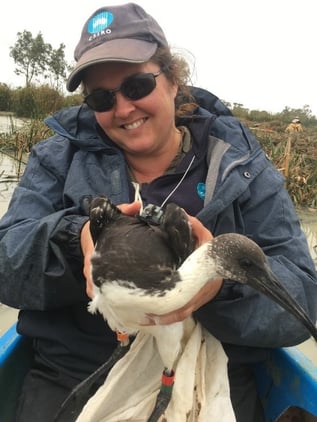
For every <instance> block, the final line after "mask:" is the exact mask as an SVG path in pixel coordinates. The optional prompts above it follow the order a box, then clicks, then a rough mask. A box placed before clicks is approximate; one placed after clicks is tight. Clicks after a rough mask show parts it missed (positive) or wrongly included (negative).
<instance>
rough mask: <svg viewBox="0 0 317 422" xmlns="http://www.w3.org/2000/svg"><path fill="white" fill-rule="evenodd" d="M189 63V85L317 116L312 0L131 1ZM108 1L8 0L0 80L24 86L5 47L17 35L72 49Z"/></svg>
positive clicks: (2, 19) (0, 39)
mask: <svg viewBox="0 0 317 422" xmlns="http://www.w3.org/2000/svg"><path fill="white" fill-rule="evenodd" d="M135 2H136V3H138V4H140V5H141V6H142V7H144V8H145V10H146V11H147V12H148V13H150V14H151V15H152V16H153V17H154V18H155V19H156V20H157V21H158V22H159V24H160V25H161V27H162V28H163V30H164V31H165V34H166V37H167V39H168V41H169V43H170V45H171V46H172V47H173V48H176V49H177V50H178V51H179V52H181V53H183V54H185V56H186V57H187V58H188V59H189V61H190V62H191V63H192V64H193V66H192V68H193V78H192V80H193V83H194V84H195V85H198V86H201V87H204V88H206V89H208V90H210V91H212V92H213V93H214V94H216V95H217V96H218V97H219V98H221V99H222V100H225V101H228V102H230V103H240V104H242V105H243V106H244V107H246V108H248V109H250V110H252V109H255V110H266V111H270V112H273V113H276V112H280V111H282V110H283V109H284V107H285V106H288V107H290V108H300V109H302V108H303V106H304V105H309V106H310V108H311V110H312V112H313V114H314V115H315V116H317V87H316V79H317V59H316V45H317V24H316V11H315V10H316V4H317V3H316V0H301V1H295V0H194V1H193V0H191V1H189V0H169V1H166V0H136V1H135ZM123 3H126V1H116V0H110V1H109V2H107V1H103V0H87V1H83V0H54V1H46V0H42V1H39V0H9V1H5V3H4V4H3V5H2V11H1V15H0V55H1V56H0V57H1V64H0V82H2V83H7V84H8V85H9V86H11V87H16V86H19V85H23V84H24V78H23V77H22V76H20V77H17V76H16V75H15V73H14V62H13V59H12V58H11V57H10V56H9V52H10V50H9V48H10V47H12V46H14V44H15V42H16V41H17V33H18V32H23V31H24V30H27V31H30V32H31V33H32V35H33V37H35V36H36V35H37V34H38V33H39V32H41V33H42V35H43V38H44V41H45V42H46V43H50V44H51V45H52V47H53V48H55V49H57V48H58V47H59V45H60V44H61V43H64V44H65V45H66V49H65V52H66V59H67V61H68V62H71V61H72V60H73V50H74V48H75V46H76V44H77V42H78V40H79V37H80V33H81V30H82V26H83V24H84V22H85V21H86V19H87V18H88V17H89V16H90V15H91V14H92V13H93V12H94V11H95V10H96V9H98V8H99V7H101V6H104V5H114V4H123Z"/></svg>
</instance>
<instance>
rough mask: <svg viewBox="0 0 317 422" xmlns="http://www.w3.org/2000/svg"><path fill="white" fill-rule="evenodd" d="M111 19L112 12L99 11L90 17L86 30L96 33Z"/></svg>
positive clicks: (109, 22) (105, 26)
mask: <svg viewBox="0 0 317 422" xmlns="http://www.w3.org/2000/svg"><path fill="white" fill-rule="evenodd" d="M112 21H113V14H112V13H110V12H101V13H98V15H96V16H94V17H92V18H91V19H90V21H89V22H88V26H87V30H88V32H89V33H90V34H97V33H98V32H101V31H103V30H105V29H106V28H107V27H108V26H109V25H110V24H111V23H112Z"/></svg>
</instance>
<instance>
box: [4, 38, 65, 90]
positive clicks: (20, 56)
mask: <svg viewBox="0 0 317 422" xmlns="http://www.w3.org/2000/svg"><path fill="white" fill-rule="evenodd" d="M17 35H18V39H17V42H16V43H15V45H14V46H13V47H10V56H11V57H12V58H13V60H14V62H15V64H16V68H15V70H14V72H15V73H16V74H17V75H24V77H25V85H26V86H27V87H28V86H30V85H31V83H34V82H38V81H39V80H42V81H43V79H44V80H45V79H47V78H53V81H54V83H53V85H54V86H55V87H58V85H59V83H60V80H61V79H63V80H64V79H65V73H66V69H67V63H66V61H65V52H64V50H65V45H64V44H60V46H59V48H57V49H56V50H55V49H53V47H52V46H51V44H49V43H45V42H44V39H43V36H42V34H41V32H39V33H38V35H37V36H36V37H35V38H33V36H32V33H31V32H29V31H26V30H24V31H23V32H18V34H17Z"/></svg>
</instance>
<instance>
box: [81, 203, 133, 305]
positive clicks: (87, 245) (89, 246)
mask: <svg viewBox="0 0 317 422" xmlns="http://www.w3.org/2000/svg"><path fill="white" fill-rule="evenodd" d="M118 208H119V209H120V210H121V212H122V213H123V214H127V215H135V214H137V213H138V212H139V210H140V208H141V204H140V202H132V203H131V204H121V205H118ZM80 245H81V250H82V253H83V256H84V269H83V273H84V276H85V278H86V293H87V295H88V297H90V298H91V299H92V298H93V297H94V284H93V282H92V278H91V262H90V261H91V257H92V254H93V252H94V249H95V246H94V243H93V241H92V237H91V234H90V221H89V220H88V221H87V222H86V223H85V224H84V225H83V227H82V229H81V233H80Z"/></svg>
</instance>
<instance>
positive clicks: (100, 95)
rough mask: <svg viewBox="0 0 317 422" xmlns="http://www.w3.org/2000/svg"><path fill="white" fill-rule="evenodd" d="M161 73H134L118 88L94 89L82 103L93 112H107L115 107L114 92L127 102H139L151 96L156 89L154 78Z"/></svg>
mask: <svg viewBox="0 0 317 422" xmlns="http://www.w3.org/2000/svg"><path fill="white" fill-rule="evenodd" d="M161 73H162V70H160V71H159V72H157V73H136V74H135V75H131V76H129V77H128V78H127V79H125V80H124V81H123V82H122V84H121V85H120V86H119V88H115V89H96V90H95V91H93V92H92V93H91V94H89V95H87V96H86V97H85V98H84V103H86V104H87V105H88V107H89V108H91V109H92V110H94V111H109V110H111V109H112V107H113V106H114V105H115V102H116V97H115V93H116V92H119V91H120V92H121V93H122V94H123V95H124V96H125V97H126V98H128V99H129V100H134V101H135V100H140V99H141V98H144V97H146V96H147V95H149V94H151V92H152V91H153V90H154V88H155V87H156V78H157V77H158V76H159V75H160V74H161Z"/></svg>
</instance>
